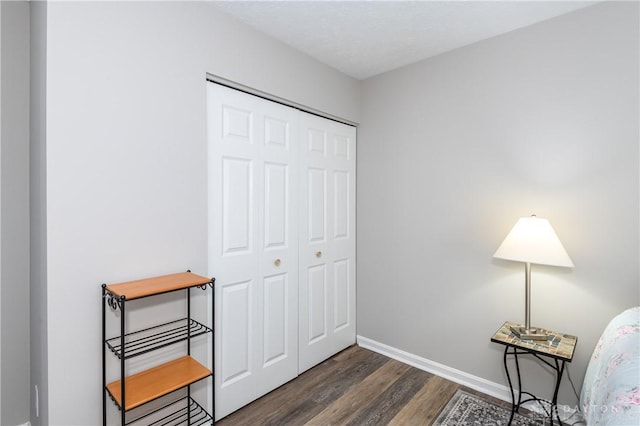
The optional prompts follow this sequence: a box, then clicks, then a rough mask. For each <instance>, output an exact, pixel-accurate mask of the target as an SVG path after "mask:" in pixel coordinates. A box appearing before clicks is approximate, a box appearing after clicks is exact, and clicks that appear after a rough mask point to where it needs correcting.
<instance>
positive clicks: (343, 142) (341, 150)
mask: <svg viewBox="0 0 640 426" xmlns="http://www.w3.org/2000/svg"><path fill="white" fill-rule="evenodd" d="M350 143H351V139H350V138H349V137H348V136H344V135H336V136H335V137H334V138H333V153H334V155H335V157H336V158H344V159H346V160H349V155H350V152H351V150H350V149H349V145H350Z"/></svg>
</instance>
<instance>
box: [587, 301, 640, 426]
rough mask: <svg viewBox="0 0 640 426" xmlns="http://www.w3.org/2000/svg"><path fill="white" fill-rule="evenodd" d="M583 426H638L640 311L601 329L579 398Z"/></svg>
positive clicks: (625, 315) (619, 317)
mask: <svg viewBox="0 0 640 426" xmlns="http://www.w3.org/2000/svg"><path fill="white" fill-rule="evenodd" d="M580 402H581V405H582V411H583V414H584V417H585V420H586V422H587V425H612V426H613V425H615V426H622V425H635V426H638V425H640V307H635V308H631V309H628V310H626V311H624V312H622V313H621V314H619V315H618V316H616V317H615V318H614V319H612V320H611V322H610V323H609V325H607V327H606V328H605V330H604V332H603V333H602V336H601V337H600V340H599V341H598V344H597V345H596V347H595V349H594V350H593V355H591V360H590V361H589V366H588V367H587V373H586V375H585V377H584V383H583V385H582V394H581V396H580Z"/></svg>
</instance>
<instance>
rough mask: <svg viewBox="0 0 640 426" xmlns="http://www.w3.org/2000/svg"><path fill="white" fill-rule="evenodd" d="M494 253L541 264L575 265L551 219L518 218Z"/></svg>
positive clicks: (514, 259)
mask: <svg viewBox="0 0 640 426" xmlns="http://www.w3.org/2000/svg"><path fill="white" fill-rule="evenodd" d="M493 257H495V258H498V259H505V260H513V261H516V262H527V263H534V264H538V265H552V266H565V267H568V268H572V267H573V262H572V261H571V258H570V257H569V255H568V254H567V251H566V250H565V249H564V247H563V246H562V243H561V242H560V239H559V238H558V236H557V235H556V233H555V231H554V230H553V228H552V227H551V224H550V223H549V221H548V220H547V219H542V218H539V217H536V216H531V217H523V218H521V219H519V220H518V222H517V223H516V224H515V226H514V227H513V229H511V232H509V234H508V235H507V237H506V238H505V239H504V241H503V242H502V244H500V247H498V250H497V251H496V252H495V254H494V255H493Z"/></svg>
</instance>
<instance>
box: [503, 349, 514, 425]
mask: <svg viewBox="0 0 640 426" xmlns="http://www.w3.org/2000/svg"><path fill="white" fill-rule="evenodd" d="M508 354H509V346H505V347H504V358H503V361H504V371H505V372H506V373H507V382H509V390H510V391H511V416H509V423H508V425H509V426H511V422H513V415H514V414H515V412H516V395H515V393H514V392H513V384H511V375H510V374H509V366H508V364H507V355H508Z"/></svg>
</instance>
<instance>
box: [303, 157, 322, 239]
mask: <svg viewBox="0 0 640 426" xmlns="http://www.w3.org/2000/svg"><path fill="white" fill-rule="evenodd" d="M307 176H308V182H309V184H308V189H307V193H308V200H309V216H308V219H307V223H308V226H309V241H324V239H325V223H326V207H325V206H326V173H325V170H322V169H309V170H308V171H307Z"/></svg>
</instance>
